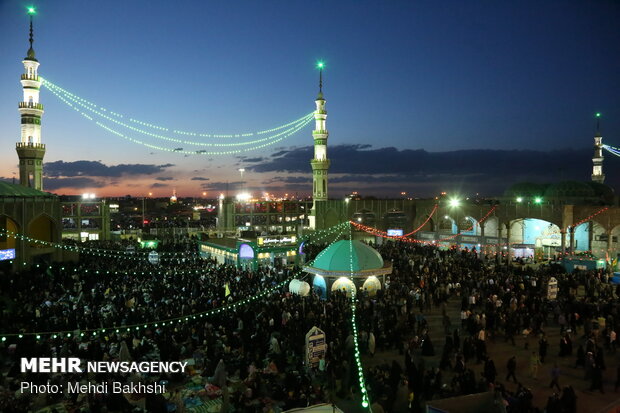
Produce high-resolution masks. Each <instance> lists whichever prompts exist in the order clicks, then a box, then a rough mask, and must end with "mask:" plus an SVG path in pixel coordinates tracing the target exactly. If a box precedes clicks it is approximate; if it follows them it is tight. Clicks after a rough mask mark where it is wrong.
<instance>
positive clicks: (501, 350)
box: [337, 298, 620, 413]
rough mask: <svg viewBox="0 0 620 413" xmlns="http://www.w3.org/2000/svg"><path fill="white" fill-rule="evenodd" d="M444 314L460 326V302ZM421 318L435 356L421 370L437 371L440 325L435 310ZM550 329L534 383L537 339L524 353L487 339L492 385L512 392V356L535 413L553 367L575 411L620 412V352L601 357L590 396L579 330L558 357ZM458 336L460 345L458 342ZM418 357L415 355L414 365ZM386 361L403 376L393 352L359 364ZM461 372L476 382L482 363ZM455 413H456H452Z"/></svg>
mask: <svg viewBox="0 0 620 413" xmlns="http://www.w3.org/2000/svg"><path fill="white" fill-rule="evenodd" d="M448 314H449V316H450V319H451V320H452V325H453V326H455V325H456V324H457V323H458V324H460V317H459V314H460V300H458V299H456V298H452V299H451V300H450V301H449V302H448ZM425 316H426V319H427V321H428V323H429V327H430V335H431V339H432V341H433V344H434V346H435V356H433V357H424V359H425V365H426V366H427V368H430V367H436V366H439V360H440V356H441V353H442V347H443V343H444V340H445V335H444V329H443V326H442V323H441V310H440V309H439V308H433V309H432V310H431V311H430V312H428V313H426V314H425ZM549 322H550V324H549V325H548V326H547V327H546V328H545V333H546V336H547V340H548V342H549V348H548V352H547V357H546V359H545V363H544V364H542V365H541V366H540V368H539V371H538V378H536V379H535V378H532V377H531V376H530V356H531V353H532V351H533V350H536V351H538V338H537V337H531V338H530V339H529V349H526V348H525V343H526V339H525V338H523V337H522V336H516V337H515V345H514V346H513V345H512V343H506V342H505V340H504V337H503V336H502V337H497V338H495V339H494V340H493V339H490V340H487V352H488V354H489V357H491V359H493V361H494V362H495V367H496V369H497V372H498V375H497V382H499V383H502V384H503V385H504V386H505V387H506V388H507V389H508V390H511V391H514V390H516V389H517V384H516V383H514V382H513V381H510V382H507V381H506V380H505V378H506V374H507V369H506V363H507V361H508V359H509V358H510V357H511V356H513V355H515V356H516V359H517V373H516V376H517V379H518V380H519V382H521V383H522V384H523V385H524V386H526V387H528V388H529V389H530V390H531V392H532V394H533V396H534V400H533V403H534V406H536V407H538V408H539V409H540V410H541V411H543V410H544V408H545V406H546V405H547V400H548V398H549V396H551V395H552V394H553V393H554V392H556V391H557V390H555V389H550V388H549V384H550V382H551V375H550V371H551V368H552V367H553V365H554V363H556V362H557V363H558V367H559V368H560V370H561V376H560V380H559V382H560V386H562V387H564V386H567V385H570V386H572V387H573V389H574V390H575V393H576V395H577V412H588V413H609V412H613V413H620V389H619V390H618V391H617V392H616V391H614V386H615V382H616V375H617V369H618V366H619V365H620V350H618V351H617V352H616V353H615V354H612V353H610V352H609V351H606V352H605V364H606V370H605V371H604V372H603V389H604V392H605V393H604V394H601V393H600V392H599V391H598V390H597V391H595V392H591V391H590V390H589V389H590V384H591V382H590V380H585V378H584V376H585V371H584V369H583V368H582V367H580V368H575V361H576V355H575V354H576V349H577V348H578V347H579V344H580V343H581V342H582V341H583V338H582V336H583V330H582V329H580V330H579V334H574V335H573V337H572V340H573V355H572V356H570V357H559V355H558V354H559V348H560V344H559V343H560V328H559V326H557V325H554V324H553V321H551V320H549ZM463 338H464V337H463V335H461V342H462V340H463ZM420 357H421V356H418V358H417V359H418V360H419V358H420ZM392 360H396V361H398V362H399V363H400V365H401V366H402V368H403V371H404V356H403V355H400V354H398V351H395V350H392V351H383V352H377V353H376V354H375V355H374V357H369V356H367V355H366V356H364V357H363V360H362V363H363V364H364V367H370V366H376V365H380V364H386V363H387V364H391V363H392ZM467 367H468V368H471V369H472V370H474V372H475V374H476V378H479V377H480V374H481V373H482V369H483V363H481V364H476V362H475V360H470V361H469V362H468V363H467ZM451 378H452V372H450V371H447V370H444V372H443V381H444V383H446V382H448V380H451ZM406 397H407V389H406V387H405V385H404V384H402V383H401V385H400V388H399V390H398V396H397V400H396V403H395V405H394V409H393V410H392V412H394V413H401V412H403V413H404V412H407V411H408V410H407V399H406ZM337 405H338V406H339V407H341V408H342V409H343V410H344V411H345V412H358V411H359V412H363V411H366V410H364V409H361V407H359V406H360V402H359V400H355V399H354V400H339V401H338V402H337ZM455 413H457V412H455Z"/></svg>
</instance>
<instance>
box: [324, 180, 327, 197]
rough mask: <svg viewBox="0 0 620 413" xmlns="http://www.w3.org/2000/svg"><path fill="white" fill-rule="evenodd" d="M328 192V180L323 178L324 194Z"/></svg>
mask: <svg viewBox="0 0 620 413" xmlns="http://www.w3.org/2000/svg"><path fill="white" fill-rule="evenodd" d="M326 193H327V182H326V181H325V179H323V195H325V194H326Z"/></svg>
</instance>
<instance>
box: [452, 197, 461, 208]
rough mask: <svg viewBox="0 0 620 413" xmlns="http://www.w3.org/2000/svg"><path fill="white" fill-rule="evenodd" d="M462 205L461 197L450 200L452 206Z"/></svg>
mask: <svg viewBox="0 0 620 413" xmlns="http://www.w3.org/2000/svg"><path fill="white" fill-rule="evenodd" d="M460 205H461V201H460V200H459V199H457V198H452V199H451V200H450V206H451V207H457V206H460Z"/></svg>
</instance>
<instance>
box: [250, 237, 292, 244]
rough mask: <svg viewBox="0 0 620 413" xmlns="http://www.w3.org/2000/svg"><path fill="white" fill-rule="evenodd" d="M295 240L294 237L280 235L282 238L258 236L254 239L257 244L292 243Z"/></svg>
mask: <svg viewBox="0 0 620 413" xmlns="http://www.w3.org/2000/svg"><path fill="white" fill-rule="evenodd" d="M296 240H297V238H296V237H282V238H262V237H261V238H258V239H257V240H256V241H257V243H258V245H265V244H293V243H295V241H296Z"/></svg>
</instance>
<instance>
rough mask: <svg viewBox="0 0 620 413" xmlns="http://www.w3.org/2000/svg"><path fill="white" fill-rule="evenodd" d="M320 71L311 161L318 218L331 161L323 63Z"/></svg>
mask: <svg viewBox="0 0 620 413" xmlns="http://www.w3.org/2000/svg"><path fill="white" fill-rule="evenodd" d="M317 67H318V69H319V95H318V96H317V98H316V100H315V101H314V102H315V103H316V111H315V112H314V120H315V128H314V130H313V131H312V137H313V138H314V158H313V159H312V160H311V161H310V165H311V166H312V199H313V206H312V212H313V213H312V215H313V216H315V217H316V213H315V212H316V205H317V202H321V201H327V171H328V170H329V159H327V138H328V136H329V132H327V126H326V123H325V122H326V120H327V111H326V110H325V98H324V97H323V68H324V67H325V65H324V63H323V62H319V63H318V64H317Z"/></svg>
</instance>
